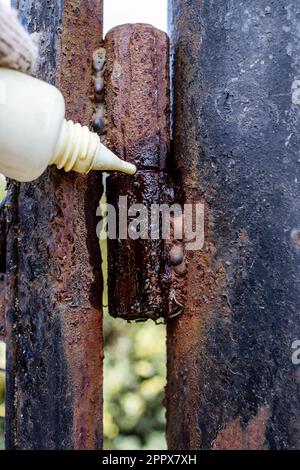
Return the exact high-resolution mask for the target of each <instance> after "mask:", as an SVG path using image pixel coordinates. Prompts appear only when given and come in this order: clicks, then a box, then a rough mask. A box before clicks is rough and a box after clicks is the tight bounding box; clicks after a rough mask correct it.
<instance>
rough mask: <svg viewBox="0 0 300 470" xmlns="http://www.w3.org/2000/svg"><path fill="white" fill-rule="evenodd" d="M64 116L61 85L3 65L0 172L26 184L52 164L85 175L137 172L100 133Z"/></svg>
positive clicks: (0, 108) (0, 70)
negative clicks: (104, 172)
mask: <svg viewBox="0 0 300 470" xmlns="http://www.w3.org/2000/svg"><path fill="white" fill-rule="evenodd" d="M64 116H65V102H64V98H63V96H62V94H61V93H60V91H59V90H58V89H57V88H55V87H54V86H52V85H49V84H48V83H45V82H43V81H41V80H37V79H36V78H32V77H30V76H28V75H25V74H23V73H21V72H17V71H14V70H10V69H5V68H0V173H3V174H4V175H5V176H8V177H9V178H12V179H15V180H17V181H22V182H24V181H32V180H34V179H36V178H38V177H39V176H40V175H41V174H42V173H43V172H44V171H45V169H46V168H47V166H48V165H51V164H55V165H56V166H57V167H58V168H64V170H65V171H70V170H74V171H77V172H78V173H84V174H85V173H88V172H89V171H90V170H105V171H106V170H117V171H122V172H124V173H128V174H133V173H135V171H136V167H135V165H132V164H130V163H128V162H125V161H123V160H121V159H119V158H118V157H117V156H116V155H115V154H114V153H113V152H111V151H110V150H109V149H108V148H106V147H105V146H104V145H103V144H102V143H101V142H100V139H99V137H98V135H97V134H95V133H93V132H90V131H89V129H88V128H87V127H85V126H84V127H82V126H81V125H80V124H74V123H73V122H72V121H66V120H65V119H64Z"/></svg>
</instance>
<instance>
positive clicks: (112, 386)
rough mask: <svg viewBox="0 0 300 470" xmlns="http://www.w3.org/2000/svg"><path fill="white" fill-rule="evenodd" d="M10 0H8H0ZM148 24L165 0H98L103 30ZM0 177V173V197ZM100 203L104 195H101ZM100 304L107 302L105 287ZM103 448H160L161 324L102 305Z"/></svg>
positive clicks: (0, 409)
mask: <svg viewBox="0 0 300 470" xmlns="http://www.w3.org/2000/svg"><path fill="white" fill-rule="evenodd" d="M0 2H3V3H7V4H9V3H10V0H0ZM137 22H142V23H150V24H152V25H154V26H155V27H157V28H159V29H162V30H164V31H166V29H167V0H151V2H149V1H148V0H123V1H122V2H120V0H104V34H106V32H107V31H109V30H110V29H111V28H113V27H114V26H116V25H118V24H124V23H137ZM4 194H5V179H4V178H1V177H0V198H1V200H2V199H3V197H4ZM102 204H105V197H104V198H103V199H102ZM101 249H102V255H103V257H104V262H103V273H104V276H106V245H105V243H104V244H103V243H102V246H101ZM103 300H104V305H105V306H106V305H107V298H106V292H105V293H104V299H103ZM104 335H105V362H104V440H105V442H104V447H105V449H116V450H124V449H128V450H133V449H147V450H150V449H157V450H158V449H165V448H166V442H165V435H164V433H165V410H164V407H163V405H162V400H163V396H164V387H165V382H166V352H165V350H166V346H165V335H166V332H165V326H164V325H155V324H154V323H153V322H150V321H148V322H146V323H135V324H128V323H126V322H125V321H124V320H117V319H113V318H111V317H110V316H109V315H108V312H107V308H106V307H105V308H104ZM4 399H5V344H4V343H3V342H0V449H3V448H4V415H5V409H4Z"/></svg>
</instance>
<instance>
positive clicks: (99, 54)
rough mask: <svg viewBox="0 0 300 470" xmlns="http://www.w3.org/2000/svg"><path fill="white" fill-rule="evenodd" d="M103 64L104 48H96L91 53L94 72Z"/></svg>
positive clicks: (100, 68)
mask: <svg viewBox="0 0 300 470" xmlns="http://www.w3.org/2000/svg"><path fill="white" fill-rule="evenodd" d="M104 64H105V49H103V48H100V49H97V50H96V51H95V52H94V54H93V67H94V70H95V71H96V72H100V71H101V70H102V69H103V67H104Z"/></svg>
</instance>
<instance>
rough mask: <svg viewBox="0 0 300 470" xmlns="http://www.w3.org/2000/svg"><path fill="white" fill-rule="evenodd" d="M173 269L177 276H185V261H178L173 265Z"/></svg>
mask: <svg viewBox="0 0 300 470" xmlns="http://www.w3.org/2000/svg"><path fill="white" fill-rule="evenodd" d="M174 271H175V273H176V274H177V276H185V275H186V273H187V268H186V265H185V263H180V264H178V265H177V266H174Z"/></svg>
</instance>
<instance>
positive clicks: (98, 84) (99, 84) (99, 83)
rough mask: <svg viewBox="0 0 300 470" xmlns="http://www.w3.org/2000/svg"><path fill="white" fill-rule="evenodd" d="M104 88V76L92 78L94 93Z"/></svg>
mask: <svg viewBox="0 0 300 470" xmlns="http://www.w3.org/2000/svg"><path fill="white" fill-rule="evenodd" d="M103 88H104V78H103V77H96V78H95V80H94V89H95V93H101V91H102V90H103Z"/></svg>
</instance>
